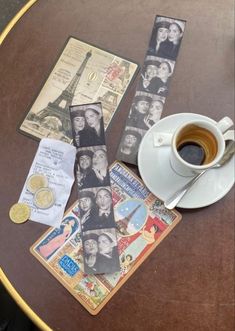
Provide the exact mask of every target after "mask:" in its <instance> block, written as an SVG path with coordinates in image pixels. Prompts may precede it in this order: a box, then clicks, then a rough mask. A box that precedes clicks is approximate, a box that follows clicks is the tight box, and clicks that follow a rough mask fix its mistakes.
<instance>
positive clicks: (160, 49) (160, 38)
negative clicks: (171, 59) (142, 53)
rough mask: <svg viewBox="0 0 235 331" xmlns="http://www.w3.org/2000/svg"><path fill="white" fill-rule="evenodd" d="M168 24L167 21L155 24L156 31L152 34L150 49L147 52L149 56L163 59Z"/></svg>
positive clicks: (166, 46) (165, 49) (166, 42)
mask: <svg viewBox="0 0 235 331" xmlns="http://www.w3.org/2000/svg"><path fill="white" fill-rule="evenodd" d="M169 26H170V23H169V22H167V21H161V22H157V23H156V30H155V32H154V33H153V37H152V40H151V42H150V47H149V50H148V54H149V55H155V56H157V57H163V58H164V57H165V53H166V51H167V48H169V46H170V45H168V43H169V41H168V39H167V38H168V34H169Z"/></svg>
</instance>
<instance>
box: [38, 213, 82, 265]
mask: <svg viewBox="0 0 235 331" xmlns="http://www.w3.org/2000/svg"><path fill="white" fill-rule="evenodd" d="M75 227H76V222H75V219H74V218H71V219H70V218H69V220H67V221H63V222H62V224H61V229H60V230H59V231H58V233H57V234H56V235H55V236H53V237H52V238H51V239H50V240H48V241H47V242H46V243H45V244H43V245H41V246H40V247H39V248H38V250H39V253H40V255H41V256H43V257H44V258H46V259H48V258H49V257H50V256H51V255H52V254H53V253H54V252H56V251H57V250H58V249H59V248H60V247H61V246H62V245H63V244H64V243H65V241H66V240H67V239H68V238H69V237H70V236H71V234H72V233H73V232H74V229H75Z"/></svg>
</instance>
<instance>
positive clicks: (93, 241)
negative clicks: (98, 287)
mask: <svg viewBox="0 0 235 331" xmlns="http://www.w3.org/2000/svg"><path fill="white" fill-rule="evenodd" d="M83 249H84V267H85V272H86V273H88V274H100V273H114V272H116V271H118V270H120V263H119V253H118V246H117V240H116V233H115V229H102V230H91V231H86V232H84V233H83Z"/></svg>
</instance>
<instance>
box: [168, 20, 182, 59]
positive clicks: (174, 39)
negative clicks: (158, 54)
mask: <svg viewBox="0 0 235 331" xmlns="http://www.w3.org/2000/svg"><path fill="white" fill-rule="evenodd" d="M182 38H183V29H182V27H181V26H180V24H179V23H177V22H173V23H171V24H170V26H169V33H168V42H170V46H169V47H168V52H167V56H166V57H167V58H168V59H171V60H176V58H177V55H178V52H179V48H180V44H181V40H182Z"/></svg>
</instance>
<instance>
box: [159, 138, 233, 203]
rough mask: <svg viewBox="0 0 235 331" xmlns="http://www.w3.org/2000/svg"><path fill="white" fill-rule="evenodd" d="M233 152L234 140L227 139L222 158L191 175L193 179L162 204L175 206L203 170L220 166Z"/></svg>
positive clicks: (201, 174) (202, 173)
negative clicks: (207, 167)
mask: <svg viewBox="0 0 235 331" xmlns="http://www.w3.org/2000/svg"><path fill="white" fill-rule="evenodd" d="M234 153H235V141H234V140H227V141H226V147H225V151H224V155H223V157H222V159H221V160H220V161H219V162H218V163H217V164H215V165H214V166H213V167H211V168H209V169H206V170H204V171H202V172H201V173H200V174H198V175H197V176H195V177H193V179H191V180H190V181H189V182H188V183H187V184H185V185H184V186H183V187H181V188H180V189H179V190H178V191H176V192H175V193H174V194H173V195H172V196H171V197H170V198H168V199H167V200H166V201H165V202H164V206H165V207H166V208H168V209H173V208H175V206H176V205H177V204H178V203H179V202H180V200H181V199H182V198H183V196H184V195H185V194H186V193H187V192H188V191H189V189H190V188H191V187H192V186H193V184H194V183H195V182H196V181H197V180H198V179H199V178H200V177H201V176H203V175H204V173H205V172H207V171H208V170H210V169H215V168H220V167H222V166H223V165H224V164H225V163H227V162H228V161H229V160H230V159H231V157H232V156H233V155H234Z"/></svg>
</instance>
